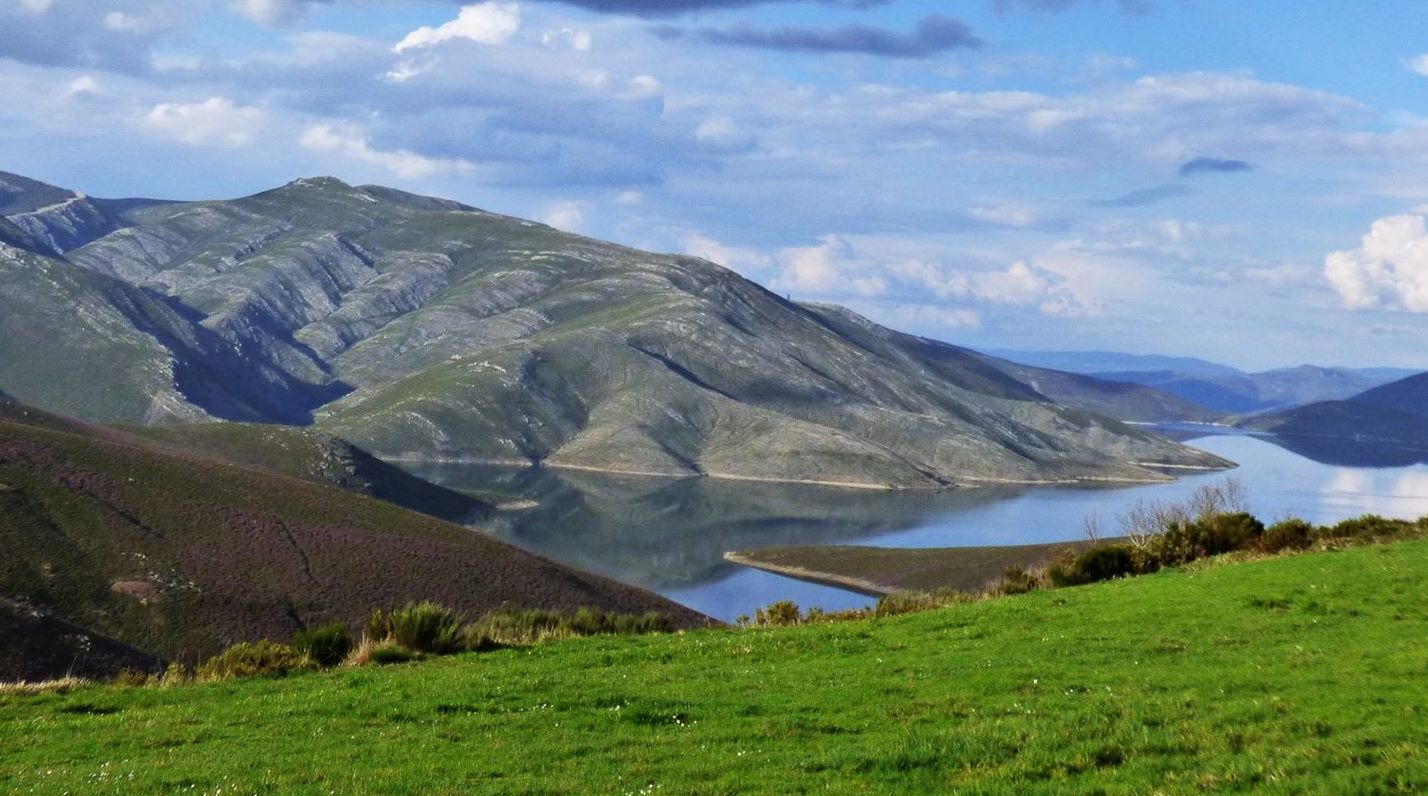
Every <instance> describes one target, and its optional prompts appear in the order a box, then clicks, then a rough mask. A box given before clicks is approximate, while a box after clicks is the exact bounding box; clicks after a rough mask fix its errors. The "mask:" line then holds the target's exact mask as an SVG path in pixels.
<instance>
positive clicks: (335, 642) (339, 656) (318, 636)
mask: <svg viewBox="0 0 1428 796" xmlns="http://www.w3.org/2000/svg"><path fill="white" fill-rule="evenodd" d="M292 646H293V649H294V650H296V651H297V652H298V654H300V655H306V656H307V657H308V659H310V660H311V661H312V662H313V663H315V664H317V665H318V666H336V665H337V664H339V663H342V661H343V660H344V659H345V658H346V657H347V655H348V653H350V652H352V632H351V631H349V630H348V629H347V625H344V624H342V623H341V622H329V623H327V624H325V625H323V626H322V627H315V628H311V629H308V630H300V631H298V633H297V634H296V635H294V636H293V641H292Z"/></svg>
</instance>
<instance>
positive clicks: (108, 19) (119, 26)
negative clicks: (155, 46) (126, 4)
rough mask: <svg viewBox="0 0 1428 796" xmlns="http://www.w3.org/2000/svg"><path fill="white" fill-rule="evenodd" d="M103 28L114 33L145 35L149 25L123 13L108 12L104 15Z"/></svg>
mask: <svg viewBox="0 0 1428 796" xmlns="http://www.w3.org/2000/svg"><path fill="white" fill-rule="evenodd" d="M104 27H105V29H106V30H112V31H114V32H115V33H147V32H148V31H149V23H148V22H147V21H145V20H143V19H140V18H139V17H135V16H132V15H130V14H126V13H124V12H123V11H110V12H109V13H108V14H105V15H104Z"/></svg>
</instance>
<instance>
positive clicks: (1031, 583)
mask: <svg viewBox="0 0 1428 796" xmlns="http://www.w3.org/2000/svg"><path fill="white" fill-rule="evenodd" d="M1039 588H1041V577H1040V576H1038V575H1037V574H1036V573H1033V572H1028V571H1027V569H1026V568H1025V567H1021V566H1017V565H1015V564H1013V565H1012V566H1009V567H1007V568H1006V570H1005V571H1004V572H1002V579H1001V580H999V581H997V582H996V583H995V584H993V585H992V588H991V589H990V590H989V591H991V593H993V594H1005V595H1011V594H1026V593H1027V592H1029V591H1034V590H1036V589H1039Z"/></svg>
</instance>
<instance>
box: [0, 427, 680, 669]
mask: <svg viewBox="0 0 1428 796" xmlns="http://www.w3.org/2000/svg"><path fill="white" fill-rule="evenodd" d="M262 444H264V443H262V441H261V440H257V441H255V440H249V441H248V442H247V444H246V445H245V447H246V449H247V450H249V451H252V450H254V449H256V448H258V447H260V446H261V445H262ZM208 447H209V448H210V450H206V451H205V452H203V453H197V454H196V453H193V452H184V451H181V450H180V449H179V448H178V446H177V445H176V443H175V441H174V440H172V439H170V440H165V441H161V442H155V441H154V440H152V439H149V438H146V437H144V436H140V435H136V434H132V433H129V432H127V431H124V430H121V429H112V428H104V427H98V426H92V425H88V424H84V423H79V422H73V421H68V420H65V419H63V418H59V417H56V416H54V415H49V414H47V413H43V412H38V411H36V410H31V409H27V408H25V407H17V406H11V407H9V409H8V411H7V412H6V413H5V414H4V415H3V416H0V546H3V548H4V550H5V556H4V557H3V558H0V599H3V600H6V601H9V604H12V606H18V611H11V613H12V614H14V615H15V616H14V617H12V619H15V620H16V621H18V620H19V619H23V618H24V617H25V616H30V617H43V618H45V619H47V620H53V622H52V623H49V624H44V623H41V625H40V626H38V627H37V626H35V623H33V622H29V621H28V620H26V621H25V622H21V625H22V626H23V627H28V628H29V630H28V631H27V637H29V636H34V635H35V634H36V633H38V634H39V635H41V636H44V635H45V628H46V627H51V628H53V627H75V628H83V629H84V631H85V633H86V634H98V635H100V636H103V637H105V638H107V639H111V640H113V641H115V642H118V643H120V644H122V645H127V646H130V647H133V648H135V649H138V650H143V651H145V652H146V653H152V654H155V655H159V656H162V657H166V658H174V657H182V658H184V659H185V660H186V661H187V662H190V663H191V662H193V659H194V658H196V657H198V656H201V655H205V654H209V653H212V652H214V651H215V650H216V649H218V648H219V647H221V646H223V645H226V644H229V643H231V642H234V641H238V640H254V639H257V638H262V637H268V638H275V639H281V638H286V637H287V636H289V635H291V634H292V632H293V631H295V630H297V629H300V628H301V627H303V626H307V625H312V624H317V623H322V622H325V621H329V620H332V619H340V620H342V621H344V622H347V623H349V624H350V625H352V626H359V625H360V623H361V622H362V621H363V620H364V619H365V618H366V616H367V615H368V614H369V613H370V611H371V610H372V609H373V608H374V607H382V606H390V605H397V604H401V603H404V602H406V601H409V600H421V599H434V600H437V601H440V602H442V603H445V604H448V605H451V606H453V607H457V608H460V609H461V610H463V611H466V612H467V613H469V614H471V615H479V614H481V613H484V612H487V611H491V610H495V609H497V608H500V607H502V606H511V607H517V608H521V607H530V608H534V607H540V608H546V609H555V610H562V611H572V610H575V609H576V608H579V607H581V606H587V605H588V606H592V607H600V608H603V609H606V610H609V611H615V612H622V613H644V612H647V611H658V612H661V613H665V614H667V615H669V616H671V617H672V618H673V619H674V620H675V622H676V623H677V624H679V625H681V626H691V625H696V624H700V623H701V622H702V621H703V618H702V617H700V616H699V615H698V614H695V613H693V612H691V611H689V610H688V609H686V608H684V607H682V606H679V605H676V604H675V603H672V602H669V601H667V600H664V599H663V598H660V597H658V596H656V595H654V594H652V593H650V592H646V591H642V590H640V589H636V588H633V587H630V586H625V585H623V584H619V583H616V582H614V581H611V580H608V579H606V578H602V577H599V576H596V575H592V574H588V573H585V572H580V571H577V570H573V569H570V568H569V567H565V566H562V565H560V564H556V563H555V562H552V561H550V560H548V559H544V558H540V557H538V556H535V555H531V554H529V553H525V552H522V551H520V550H518V549H516V548H515V547H512V546H510V545H507V544H505V543H503V542H500V541H497V540H495V539H493V538H490V537H489V536H486V535H484V534H480V533H476V532H473V531H472V530H470V529H468V528H464V527H461V526H458V525H454V524H450V523H446V522H442V521H439V520H436V519H434V518H431V517H427V516H423V515H421V514H417V513H415V512H411V511H407V510H405V509H401V508H398V507H396V506H393V505H390V504H388V503H385V502H383V501H380V500H375V499H372V498H368V497H364V496H362V495H356V494H352V493H350V492H348V491H344V490H341V489H336V488H332V487H329V486H324V485H323V483H324V482H326V481H328V480H330V479H331V475H330V474H325V473H322V472H312V471H308V470H304V472H303V475H302V477H289V476H285V475H279V474H274V473H269V472H265V471H262V470H258V469H252V468H250V467H246V466H237V465H234V464H228V463H222V462H220V461H217V460H216V458H215V454H214V453H213V452H212V450H211V448H212V447H213V446H208ZM289 449H290V450H291V449H293V446H290V448H289ZM228 450H229V451H230V453H229V454H227V455H233V454H232V453H231V451H232V450H233V447H232V446H230V447H229V448H228ZM260 458H261V459H264V460H267V459H272V458H275V455H268V454H265V455H262V456H261V457H260ZM298 458H299V459H301V460H306V457H305V456H299V457H298ZM6 621H11V620H6V619H5V618H4V617H3V616H0V625H3V624H4V623H5V622H6ZM66 632H67V633H68V631H66ZM71 635H73V634H71ZM41 640H42V641H43V639H41ZM53 640H54V639H51V641H53ZM61 640H62V639H61ZM66 648H67V647H64V646H63V645H60V646H59V647H56V645H54V644H49V645H47V646H45V649H51V651H52V652H54V655H58V656H60V657H63V651H64V649H66ZM47 654H48V653H47ZM54 655H51V656H50V657H54ZM119 657H123V656H119ZM6 660H9V659H8V658H6V657H4V656H0V663H3V662H4V661H6ZM32 662H33V661H31V663H32ZM59 673H60V674H62V673H63V672H62V671H61V672H59ZM15 676H18V675H17V674H16V673H15V672H7V671H5V670H4V669H0V680H5V679H8V678H10V677H15Z"/></svg>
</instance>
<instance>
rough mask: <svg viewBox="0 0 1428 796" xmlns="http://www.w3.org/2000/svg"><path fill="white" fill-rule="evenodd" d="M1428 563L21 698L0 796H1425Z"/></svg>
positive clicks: (1073, 592)
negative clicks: (54, 795)
mask: <svg viewBox="0 0 1428 796" xmlns="http://www.w3.org/2000/svg"><path fill="white" fill-rule="evenodd" d="M1425 564H1428V542H1410V543H1404V544H1399V545H1392V546H1381V547H1370V548H1360V549H1356V550H1352V551H1348V552H1340V553H1327V554H1314V555H1303V556H1298V557H1292V558H1281V559H1275V560H1269V561H1263V562H1258V563H1250V564H1239V565H1232V566H1211V567H1206V568H1201V569H1197V570H1193V571H1190V572H1166V573H1162V574H1160V575H1155V576H1149V577H1145V578H1139V579H1133V580H1126V581H1117V582H1111V583H1106V584H1100V585H1096V586H1090V587H1084V588H1076V589H1064V590H1058V591H1048V592H1037V593H1033V594H1030V595H1025V596H1022V597H1017V598H1009V599H1002V600H996V601H990V602H984V603H977V604H971V605H961V606H953V607H951V608H947V609H943V610H940V611H935V612H931V613H927V614H920V615H915V616H907V617H901V618H896V619H889V620H879V621H874V622H868V623H849V624H840V625H825V626H816V627H809V628H795V629H769V630H752V631H703V632H694V633H688V634H684V635H680V636H672V637H644V638H634V639H631V638H596V639H585V640H579V641H572V642H566V643H560V644H555V645H550V646H545V647H539V648H534V649H527V650H511V651H505V652H498V653H490V654H484V655H477V656H465V657H460V658H452V659H444V660H440V661H436V662H431V663H426V664H417V665H412V666H407V667H397V668H389V669H348V670H339V671H335V672H332V673H329V674H323V675H312V676H302V677H294V678H289V679H285V680H250V681H243V682H233V683H224V684H214V685H205V686H196V687H187V688H183V689H181V690H125V689H117V688H98V687H96V688H88V689H83V690H80V691H78V692H75V693H71V694H68V695H64V696H59V695H48V696H42V697H16V696H0V733H3V736H4V737H6V738H8V739H10V740H9V741H8V742H7V745H6V746H4V747H0V789H5V790H12V791H16V792H24V791H29V790H30V789H32V788H33V789H34V790H35V791H36V792H60V791H63V790H67V789H68V790H82V789H93V788H95V787H96V786H102V787H108V788H112V789H116V790H119V789H122V790H123V791H124V792H171V791H176V790H179V789H181V788H185V787H191V788H192V789H193V790H197V791H205V792H217V790H218V789H219V788H222V789H223V792H230V791H231V792H270V791H275V790H281V791H284V792H294V793H319V792H321V793H326V792H330V791H336V792H360V791H369V792H387V793H403V792H410V793H416V792H422V793H469V792H543V793H633V792H642V793H648V792H654V791H660V792H667V793H727V792H753V791H761V792H799V791H810V790H830V791H834V792H890V791H900V792H929V791H934V790H945V789H948V788H954V787H955V788H960V789H963V790H965V791H967V792H998V793H1002V792H1005V793H1065V792H1093V791H1100V792H1108V793H1144V792H1149V791H1152V790H1159V791H1162V792H1175V793H1197V792H1201V791H1202V790H1248V789H1254V790H1259V791H1267V792H1319V793H1351V792H1382V791H1388V790H1393V789H1403V790H1418V789H1422V788H1424V787H1428V755H1425V752H1428V722H1425V721H1424V715H1423V714H1424V711H1425V710H1428V642H1425V639H1428V603H1425V602H1424V600H1423V599H1422V595H1423V594H1424V591H1425V585H1428V567H1425Z"/></svg>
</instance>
